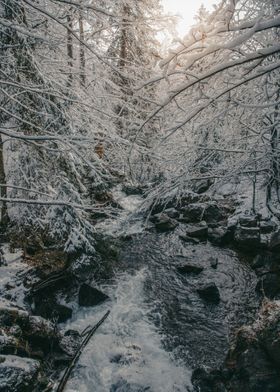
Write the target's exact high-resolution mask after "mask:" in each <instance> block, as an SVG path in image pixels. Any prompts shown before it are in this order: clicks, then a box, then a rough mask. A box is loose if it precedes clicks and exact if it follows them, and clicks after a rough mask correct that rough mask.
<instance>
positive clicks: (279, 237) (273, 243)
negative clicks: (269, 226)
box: [269, 230, 280, 252]
mask: <svg viewBox="0 0 280 392" xmlns="http://www.w3.org/2000/svg"><path fill="white" fill-rule="evenodd" d="M269 249H270V250H272V251H273V252H278V251H279V250H280V230H278V231H277V232H276V233H274V234H273V235H272V237H271V240H270V243H269Z"/></svg>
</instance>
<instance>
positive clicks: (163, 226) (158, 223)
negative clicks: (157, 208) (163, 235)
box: [151, 213, 179, 232]
mask: <svg viewBox="0 0 280 392" xmlns="http://www.w3.org/2000/svg"><path fill="white" fill-rule="evenodd" d="M151 221H152V222H153V223H154V225H155V227H156V229H157V230H158V231H161V232H165V231H170V230H174V229H175V228H176V227H177V226H178V224H179V223H178V222H177V221H176V220H175V219H172V218H170V217H169V216H168V215H167V214H165V213H161V214H157V215H153V216H152V218H151Z"/></svg>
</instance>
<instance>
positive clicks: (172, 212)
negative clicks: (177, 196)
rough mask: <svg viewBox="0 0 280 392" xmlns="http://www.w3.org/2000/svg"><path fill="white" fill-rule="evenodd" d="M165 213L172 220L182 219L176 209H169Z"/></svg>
mask: <svg viewBox="0 0 280 392" xmlns="http://www.w3.org/2000/svg"><path fill="white" fill-rule="evenodd" d="M164 213H165V214H166V215H168V216H169V218H172V219H178V218H179V217H180V212H179V211H178V210H176V208H168V209H167V210H165V211H164Z"/></svg>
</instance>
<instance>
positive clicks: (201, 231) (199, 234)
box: [187, 224, 208, 240]
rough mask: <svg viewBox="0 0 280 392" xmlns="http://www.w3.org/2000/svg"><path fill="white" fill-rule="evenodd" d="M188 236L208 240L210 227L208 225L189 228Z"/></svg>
mask: <svg viewBox="0 0 280 392" xmlns="http://www.w3.org/2000/svg"><path fill="white" fill-rule="evenodd" d="M187 235H188V236H189V237H194V238H199V239H201V240H206V239H207V235H208V226H207V225H206V224H201V225H196V226H189V227H187Z"/></svg>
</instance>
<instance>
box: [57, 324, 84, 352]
mask: <svg viewBox="0 0 280 392" xmlns="http://www.w3.org/2000/svg"><path fill="white" fill-rule="evenodd" d="M81 343H82V337H81V335H80V334H79V332H78V331H75V330H71V329H70V330H68V331H66V332H65V333H64V336H63V337H62V339H61V340H60V342H59V347H60V348H61V350H62V351H63V352H65V353H66V354H67V355H69V356H70V357H73V356H74V355H75V353H76V351H77V350H78V348H79V347H80V345H81Z"/></svg>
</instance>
